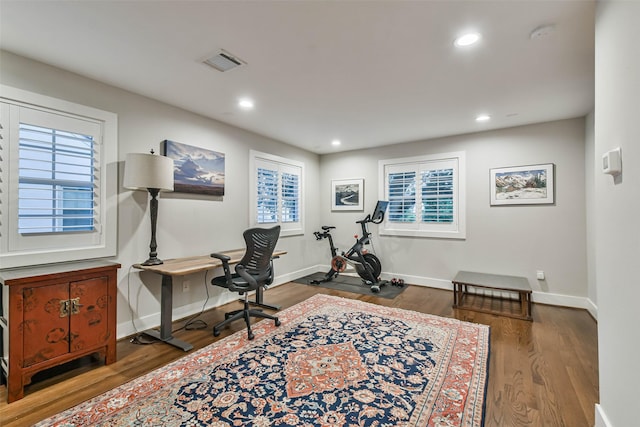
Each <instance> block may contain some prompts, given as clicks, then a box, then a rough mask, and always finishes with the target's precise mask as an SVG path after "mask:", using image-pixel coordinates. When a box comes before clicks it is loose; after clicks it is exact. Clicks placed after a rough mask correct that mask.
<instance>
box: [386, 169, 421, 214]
mask: <svg viewBox="0 0 640 427" xmlns="http://www.w3.org/2000/svg"><path fill="white" fill-rule="evenodd" d="M415 181H416V173H415V172H395V173H390V174H389V188H388V194H389V208H388V209H389V213H388V220H389V221H390V222H414V221H415V220H416V215H415V205H416V182H415Z"/></svg>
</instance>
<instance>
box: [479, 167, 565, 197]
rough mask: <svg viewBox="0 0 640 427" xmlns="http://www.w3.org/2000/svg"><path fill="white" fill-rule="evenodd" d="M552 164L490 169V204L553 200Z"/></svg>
mask: <svg viewBox="0 0 640 427" xmlns="http://www.w3.org/2000/svg"><path fill="white" fill-rule="evenodd" d="M554 172H555V171H554V164H553V163H547V164H541V165H529V166H515V167H507V168H497V169H491V205H492V206H499V205H542V204H553V203H554V202H555V194H554V189H555V182H554Z"/></svg>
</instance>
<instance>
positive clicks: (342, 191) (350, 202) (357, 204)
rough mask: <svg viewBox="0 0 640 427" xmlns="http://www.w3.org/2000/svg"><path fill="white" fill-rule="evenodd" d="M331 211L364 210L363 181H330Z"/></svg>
mask: <svg viewBox="0 0 640 427" xmlns="http://www.w3.org/2000/svg"><path fill="white" fill-rule="evenodd" d="M331 210H334V211H361V210H364V179H334V180H332V181H331Z"/></svg>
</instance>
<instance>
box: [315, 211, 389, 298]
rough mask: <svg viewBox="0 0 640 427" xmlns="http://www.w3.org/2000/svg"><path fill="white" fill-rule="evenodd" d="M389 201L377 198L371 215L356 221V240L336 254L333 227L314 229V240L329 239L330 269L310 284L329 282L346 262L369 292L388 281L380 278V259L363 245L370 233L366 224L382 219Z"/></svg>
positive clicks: (367, 240) (341, 270) (340, 271)
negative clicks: (359, 232) (360, 230)
mask: <svg viewBox="0 0 640 427" xmlns="http://www.w3.org/2000/svg"><path fill="white" fill-rule="evenodd" d="M388 204H389V202H387V201H384V200H379V201H378V203H377V204H376V208H375V210H374V211H373V214H372V215H367V216H366V217H365V218H364V219H362V220H360V221H356V223H357V224H360V227H361V228H362V235H361V236H360V238H358V235H356V236H355V238H356V242H355V243H354V245H353V246H352V247H351V248H350V249H349V250H348V251H346V252H342V253H341V254H340V255H339V254H338V248H336V247H335V246H334V244H333V237H332V236H331V230H332V229H334V228H335V227H333V226H328V225H324V226H322V231H321V232H320V231H316V232H314V233H313V234H314V235H315V236H316V240H322V239H329V247H330V248H331V270H329V271H328V272H327V273H326V274H325V275H324V278H322V279H320V280H313V281H311V284H314V285H318V284H320V283H325V282H330V281H331V280H333V279H334V278H335V277H337V276H338V274H340V273H342V272H343V271H344V270H345V269H346V268H347V265H348V264H351V265H353V266H354V268H355V269H356V273H358V276H360V278H361V279H362V283H363V284H365V285H367V286H369V287H370V288H371V292H374V293H377V292H380V288H381V287H382V286H384V285H386V284H387V283H388V281H386V280H380V272H381V271H382V264H380V260H379V259H378V257H377V256H375V255H374V254H373V253H371V252H368V251H367V249H365V248H364V245H367V244H369V242H370V239H369V238H370V236H371V233H370V232H369V230H368V229H367V224H369V223H373V224H380V223H381V222H382V221H383V220H384V213H385V211H386V210H387V205H388Z"/></svg>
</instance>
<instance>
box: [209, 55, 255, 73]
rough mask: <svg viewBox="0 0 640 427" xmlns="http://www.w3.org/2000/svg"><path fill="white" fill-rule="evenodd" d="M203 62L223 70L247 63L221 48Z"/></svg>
mask: <svg viewBox="0 0 640 427" xmlns="http://www.w3.org/2000/svg"><path fill="white" fill-rule="evenodd" d="M203 62H204V63H205V64H207V65H209V66H211V67H213V68H215V69H216V70H218V71H222V72H224V71H229V70H232V69H234V68H236V67H239V66H241V65H244V64H245V63H244V62H243V61H242V60H240V59H238V58H236V57H235V56H233V55H231V54H230V53H229V52H225V51H224V50H221V51H220V52H218V53H217V54H216V55H214V56H212V57H211V58H208V59H205V60H204V61H203Z"/></svg>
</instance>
